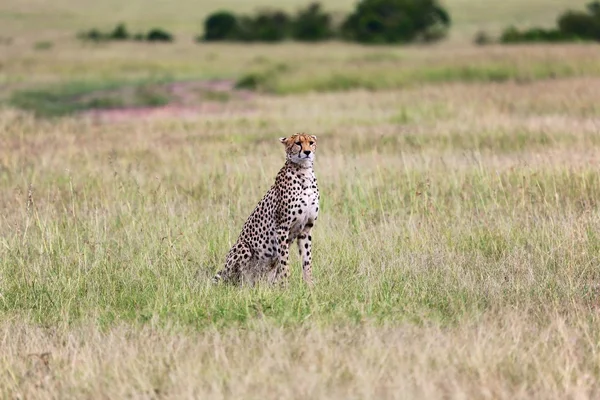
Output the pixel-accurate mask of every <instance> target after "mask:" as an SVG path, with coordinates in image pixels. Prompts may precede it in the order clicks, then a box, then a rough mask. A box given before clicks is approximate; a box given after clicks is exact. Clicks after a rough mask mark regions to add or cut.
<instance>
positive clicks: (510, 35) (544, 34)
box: [500, 26, 579, 43]
mask: <svg viewBox="0 0 600 400" xmlns="http://www.w3.org/2000/svg"><path fill="white" fill-rule="evenodd" d="M578 39H579V38H578V36H576V35H572V34H567V33H564V32H562V31H561V30H558V29H544V28H531V29H526V30H523V31H520V30H518V29H517V28H515V27H513V26H511V27H509V28H507V29H506V30H505V31H504V32H502V35H501V36H500V42H501V43H527V42H549V43H551V42H571V41H574V40H578Z"/></svg>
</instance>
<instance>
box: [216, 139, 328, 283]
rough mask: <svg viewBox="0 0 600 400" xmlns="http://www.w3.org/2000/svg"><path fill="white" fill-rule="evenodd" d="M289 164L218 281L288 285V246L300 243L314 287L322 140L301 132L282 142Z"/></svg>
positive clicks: (306, 274)
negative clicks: (317, 159)
mask: <svg viewBox="0 0 600 400" xmlns="http://www.w3.org/2000/svg"><path fill="white" fill-rule="evenodd" d="M279 141H280V142H281V143H283V145H284V146H285V152H286V161H285V164H284V165H283V167H282V168H281V170H280V171H279V173H278V174H277V177H276V178H275V183H274V184H273V186H271V188H270V189H269V190H268V191H267V193H266V194H265V195H264V197H263V198H262V200H261V201H260V202H259V203H258V205H257V206H256V208H255V209H254V211H253V212H252V213H251V214H250V216H249V217H248V219H247V220H246V222H245V224H244V226H243V228H242V231H241V233H240V235H239V238H238V240H237V242H236V243H235V244H234V245H233V247H232V248H231V249H230V250H229V252H228V253H227V256H226V258H225V267H224V268H223V269H222V270H220V271H219V272H218V273H217V274H216V275H215V276H214V278H213V282H214V283H217V282H219V281H223V282H230V283H244V282H247V283H249V284H250V285H253V284H254V282H255V280H256V279H257V278H259V279H260V278H264V277H266V278H267V281H268V282H269V283H270V284H273V283H275V282H278V281H279V282H280V283H281V284H284V285H285V283H286V282H287V279H288V275H289V267H288V256H289V247H290V245H291V244H292V243H293V242H294V240H295V241H296V243H297V245H298V250H299V253H300V258H301V260H302V278H303V280H304V282H305V283H306V284H307V285H308V286H311V287H312V286H313V278H312V254H311V251H312V249H311V242H312V236H311V230H312V228H313V225H314V224H315V221H316V220H317V218H318V215H319V198H320V195H319V189H318V187H317V178H316V176H315V173H314V170H313V162H314V160H315V150H316V148H317V137H316V136H314V135H308V134H305V133H296V134H294V135H292V136H290V137H287V138H286V137H283V138H280V139H279Z"/></svg>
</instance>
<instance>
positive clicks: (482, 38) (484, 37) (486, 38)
mask: <svg viewBox="0 0 600 400" xmlns="http://www.w3.org/2000/svg"><path fill="white" fill-rule="evenodd" d="M473 42H475V44H476V45H478V46H485V45H487V44H491V43H494V39H493V38H492V37H491V36H490V34H489V33H487V32H486V31H479V32H477V33H476V34H475V38H474V39H473Z"/></svg>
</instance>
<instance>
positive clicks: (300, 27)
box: [292, 3, 334, 42]
mask: <svg viewBox="0 0 600 400" xmlns="http://www.w3.org/2000/svg"><path fill="white" fill-rule="evenodd" d="M333 36H334V31H333V28H332V27H331V16H330V15H329V14H327V13H325V12H323V11H321V5H320V4H319V3H312V4H310V5H309V6H308V7H307V8H305V9H302V10H300V11H299V12H298V14H297V15H296V18H295V19H294V21H293V23H292V37H293V38H294V39H296V40H299V41H305V42H316V41H319V40H327V39H330V38H331V37H333Z"/></svg>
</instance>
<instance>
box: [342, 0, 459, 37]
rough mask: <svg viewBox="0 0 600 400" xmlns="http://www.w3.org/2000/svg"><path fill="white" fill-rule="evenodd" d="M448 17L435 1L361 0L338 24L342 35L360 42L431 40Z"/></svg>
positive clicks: (445, 28)
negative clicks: (340, 24)
mask: <svg viewBox="0 0 600 400" xmlns="http://www.w3.org/2000/svg"><path fill="white" fill-rule="evenodd" d="M450 24H451V20H450V15H449V13H448V12H447V11H446V10H445V9H444V8H443V7H442V6H441V5H439V4H438V2H437V0H362V1H360V2H359V3H358V4H357V6H356V9H355V10H354V12H353V13H352V14H350V15H349V16H348V18H347V19H346V20H345V21H344V23H343V25H342V34H343V36H344V37H345V38H347V39H349V40H354V41H358V42H362V43H382V44H383V43H408V42H413V41H418V40H420V41H434V40H439V39H441V38H443V37H445V36H446V34H447V31H448V29H449V27H450Z"/></svg>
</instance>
